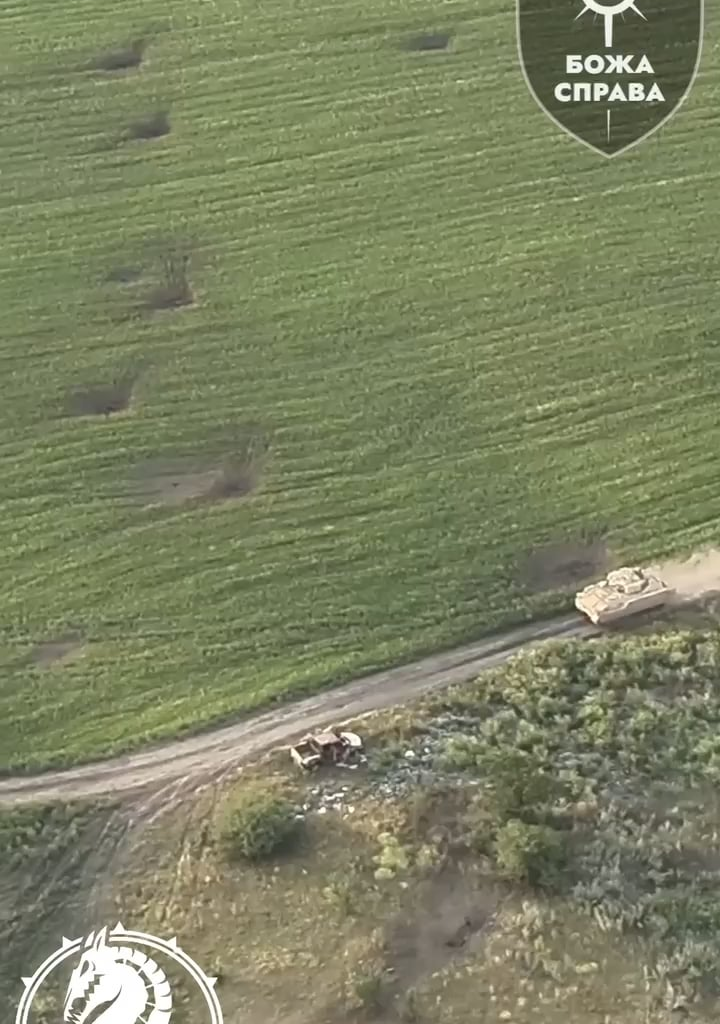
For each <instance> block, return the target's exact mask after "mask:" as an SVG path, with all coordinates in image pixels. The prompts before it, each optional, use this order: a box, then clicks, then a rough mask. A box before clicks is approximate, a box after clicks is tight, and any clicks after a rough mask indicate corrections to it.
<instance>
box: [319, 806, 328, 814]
mask: <svg viewBox="0 0 720 1024" xmlns="http://www.w3.org/2000/svg"><path fill="white" fill-rule="evenodd" d="M318 814H327V807H318Z"/></svg>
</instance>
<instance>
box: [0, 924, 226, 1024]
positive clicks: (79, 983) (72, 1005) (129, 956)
mask: <svg viewBox="0 0 720 1024" xmlns="http://www.w3.org/2000/svg"><path fill="white" fill-rule="evenodd" d="M147 950H153V951H157V952H160V953H163V954H165V955H166V956H167V957H169V958H170V959H171V960H173V961H174V962H175V963H176V964H178V965H179V966H180V967H181V968H182V969H183V970H184V971H185V973H186V974H187V975H188V976H189V977H190V978H191V979H192V981H193V982H194V984H195V987H196V988H197V989H199V991H200V993H201V994H202V996H203V999H204V1000H205V1005H206V1006H207V1010H208V1016H207V1018H206V1019H205V1020H203V1021H202V1022H200V1021H198V1024H223V1015H222V1010H221V1008H220V1003H219V1002H218V998H217V994H216V992H215V985H216V983H217V978H210V977H208V976H207V975H206V974H205V973H204V971H202V970H201V968H200V967H199V966H198V965H197V964H196V963H195V961H194V960H193V959H192V958H191V957H189V956H188V955H187V953H185V952H184V951H183V950H182V949H180V947H179V946H178V944H177V939H167V940H165V939H158V938H157V937H156V936H154V935H147V934H146V933H145V932H133V931H127V930H126V929H125V928H123V926H122V925H121V924H117V925H116V926H115V927H114V928H113V929H112V931H110V932H109V931H108V929H107V928H103V929H102V930H101V931H99V932H97V933H95V932H92V933H91V934H90V935H88V936H87V937H86V938H79V939H63V941H62V946H61V947H60V949H58V950H56V951H55V952H54V953H51V955H50V956H49V957H48V958H47V960H45V961H44V962H43V963H42V964H40V966H39V967H38V969H37V970H36V971H35V973H34V974H33V975H32V977H30V978H23V979H22V980H23V984H24V986H25V991H24V992H23V996H22V999H21V1000H20V1005H19V1007H18V1011H17V1015H16V1017H15V1024H30V1021H31V1016H30V1014H31V1012H32V1007H33V1002H34V1000H35V999H36V998H37V996H38V994H39V993H40V992H41V990H42V987H43V985H44V984H45V982H46V981H47V979H48V978H49V977H50V975H51V974H52V973H53V971H55V970H56V968H58V967H59V966H60V964H62V963H65V961H66V960H69V959H70V958H71V957H72V958H75V959H76V961H77V965H76V967H75V969H74V970H73V972H72V974H71V976H70V981H69V983H68V987H67V992H66V994H65V1002H64V1005H63V1017H62V1020H63V1022H64V1024H87V1022H89V1021H92V1022H93V1024H106V1021H107V1022H110V1021H116V1020H120V1019H121V1020H123V1022H126V1024H141V1022H144V1021H151V1022H152V1024H170V1016H171V1013H172V1007H173V996H172V986H171V984H170V980H169V979H168V977H167V975H166V974H165V972H164V971H163V969H162V967H160V965H159V964H157V963H156V962H155V960H153V958H152V957H151V956H150V954H149V953H148V952H147Z"/></svg>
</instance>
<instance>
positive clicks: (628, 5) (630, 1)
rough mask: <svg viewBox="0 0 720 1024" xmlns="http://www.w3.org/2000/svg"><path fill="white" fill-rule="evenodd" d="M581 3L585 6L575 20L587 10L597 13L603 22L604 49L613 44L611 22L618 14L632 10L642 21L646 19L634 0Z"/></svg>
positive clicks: (588, 1)
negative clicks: (609, 2) (605, 3)
mask: <svg viewBox="0 0 720 1024" xmlns="http://www.w3.org/2000/svg"><path fill="white" fill-rule="evenodd" d="M583 4H584V5H585V6H584V7H583V9H582V10H581V11H580V13H579V14H578V15H577V17H576V18H575V21H577V20H578V18H582V16H583V14H586V13H587V12H588V11H592V12H593V14H599V15H600V17H601V18H602V19H603V22H604V24H605V48H606V49H610V47H611V46H612V44H613V22H614V20H615V18H616V16H617V15H618V14H619V15H621V16H622V15H624V14H625V11H632V12H633V13H634V14H637V15H639V16H640V17H641V18H642V19H643V21H647V18H646V17H645V15H644V14H643V12H642V11H640V10H638V8H637V7H636V6H635V0H620V3H617V4H611V5H609V6H605V5H604V4H601V3H599V2H598V0H583ZM593 20H595V19H593ZM624 20H625V19H624V17H623V21H624Z"/></svg>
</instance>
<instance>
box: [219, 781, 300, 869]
mask: <svg viewBox="0 0 720 1024" xmlns="http://www.w3.org/2000/svg"><path fill="white" fill-rule="evenodd" d="M218 832H219V838H220V840H221V842H222V844H223V846H224V847H225V849H226V850H227V852H228V854H229V855H230V856H231V857H238V856H239V857H242V858H244V859H245V860H250V861H258V860H266V859H267V858H268V857H271V856H272V855H273V854H277V853H280V852H281V851H283V850H286V849H287V848H288V847H289V846H290V845H291V844H292V843H293V842H294V841H295V840H296V839H297V838H298V834H299V832H300V823H299V821H297V820H296V817H295V810H294V807H293V805H292V803H290V801H288V800H287V799H285V798H284V797H283V796H282V795H281V794H279V793H278V792H277V791H276V790H275V789H273V788H268V787H265V786H258V785H256V786H248V787H245V786H242V787H241V788H239V789H238V791H237V792H236V793H234V794H233V796H232V798H231V799H230V801H229V802H228V804H227V805H226V806H225V807H223V812H222V818H221V822H220V825H219V829H218Z"/></svg>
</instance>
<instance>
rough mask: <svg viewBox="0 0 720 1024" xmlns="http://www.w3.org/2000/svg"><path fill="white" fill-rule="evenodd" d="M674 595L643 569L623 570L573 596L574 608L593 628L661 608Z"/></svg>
mask: <svg viewBox="0 0 720 1024" xmlns="http://www.w3.org/2000/svg"><path fill="white" fill-rule="evenodd" d="M673 593H674V591H673V589H672V588H671V587H669V586H668V585H667V584H666V583H664V582H663V581H662V580H661V579H660V577H659V576H655V575H654V574H653V573H651V572H649V571H648V570H647V569H639V568H637V567H627V566H624V567H623V568H622V569H615V570H614V571H613V572H609V573H608V574H607V576H606V578H605V579H604V580H600V582H599V583H592V584H591V585H590V586H589V587H585V588H584V590H581V591H580V592H579V593H578V594H576V595H575V607H576V608H577V609H578V611H581V612H582V613H583V615H586V616H587V617H588V619H590V621H591V622H592V623H594V624H595V625H596V626H602V625H604V624H605V623H608V622H615V621H617V620H618V619H624V618H625V617H626V616H628V615H636V614H638V613H639V612H645V611H650V610H651V609H653V608H662V606H663V605H665V604H667V603H668V601H669V600H670V598H671V597H672V595H673Z"/></svg>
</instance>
